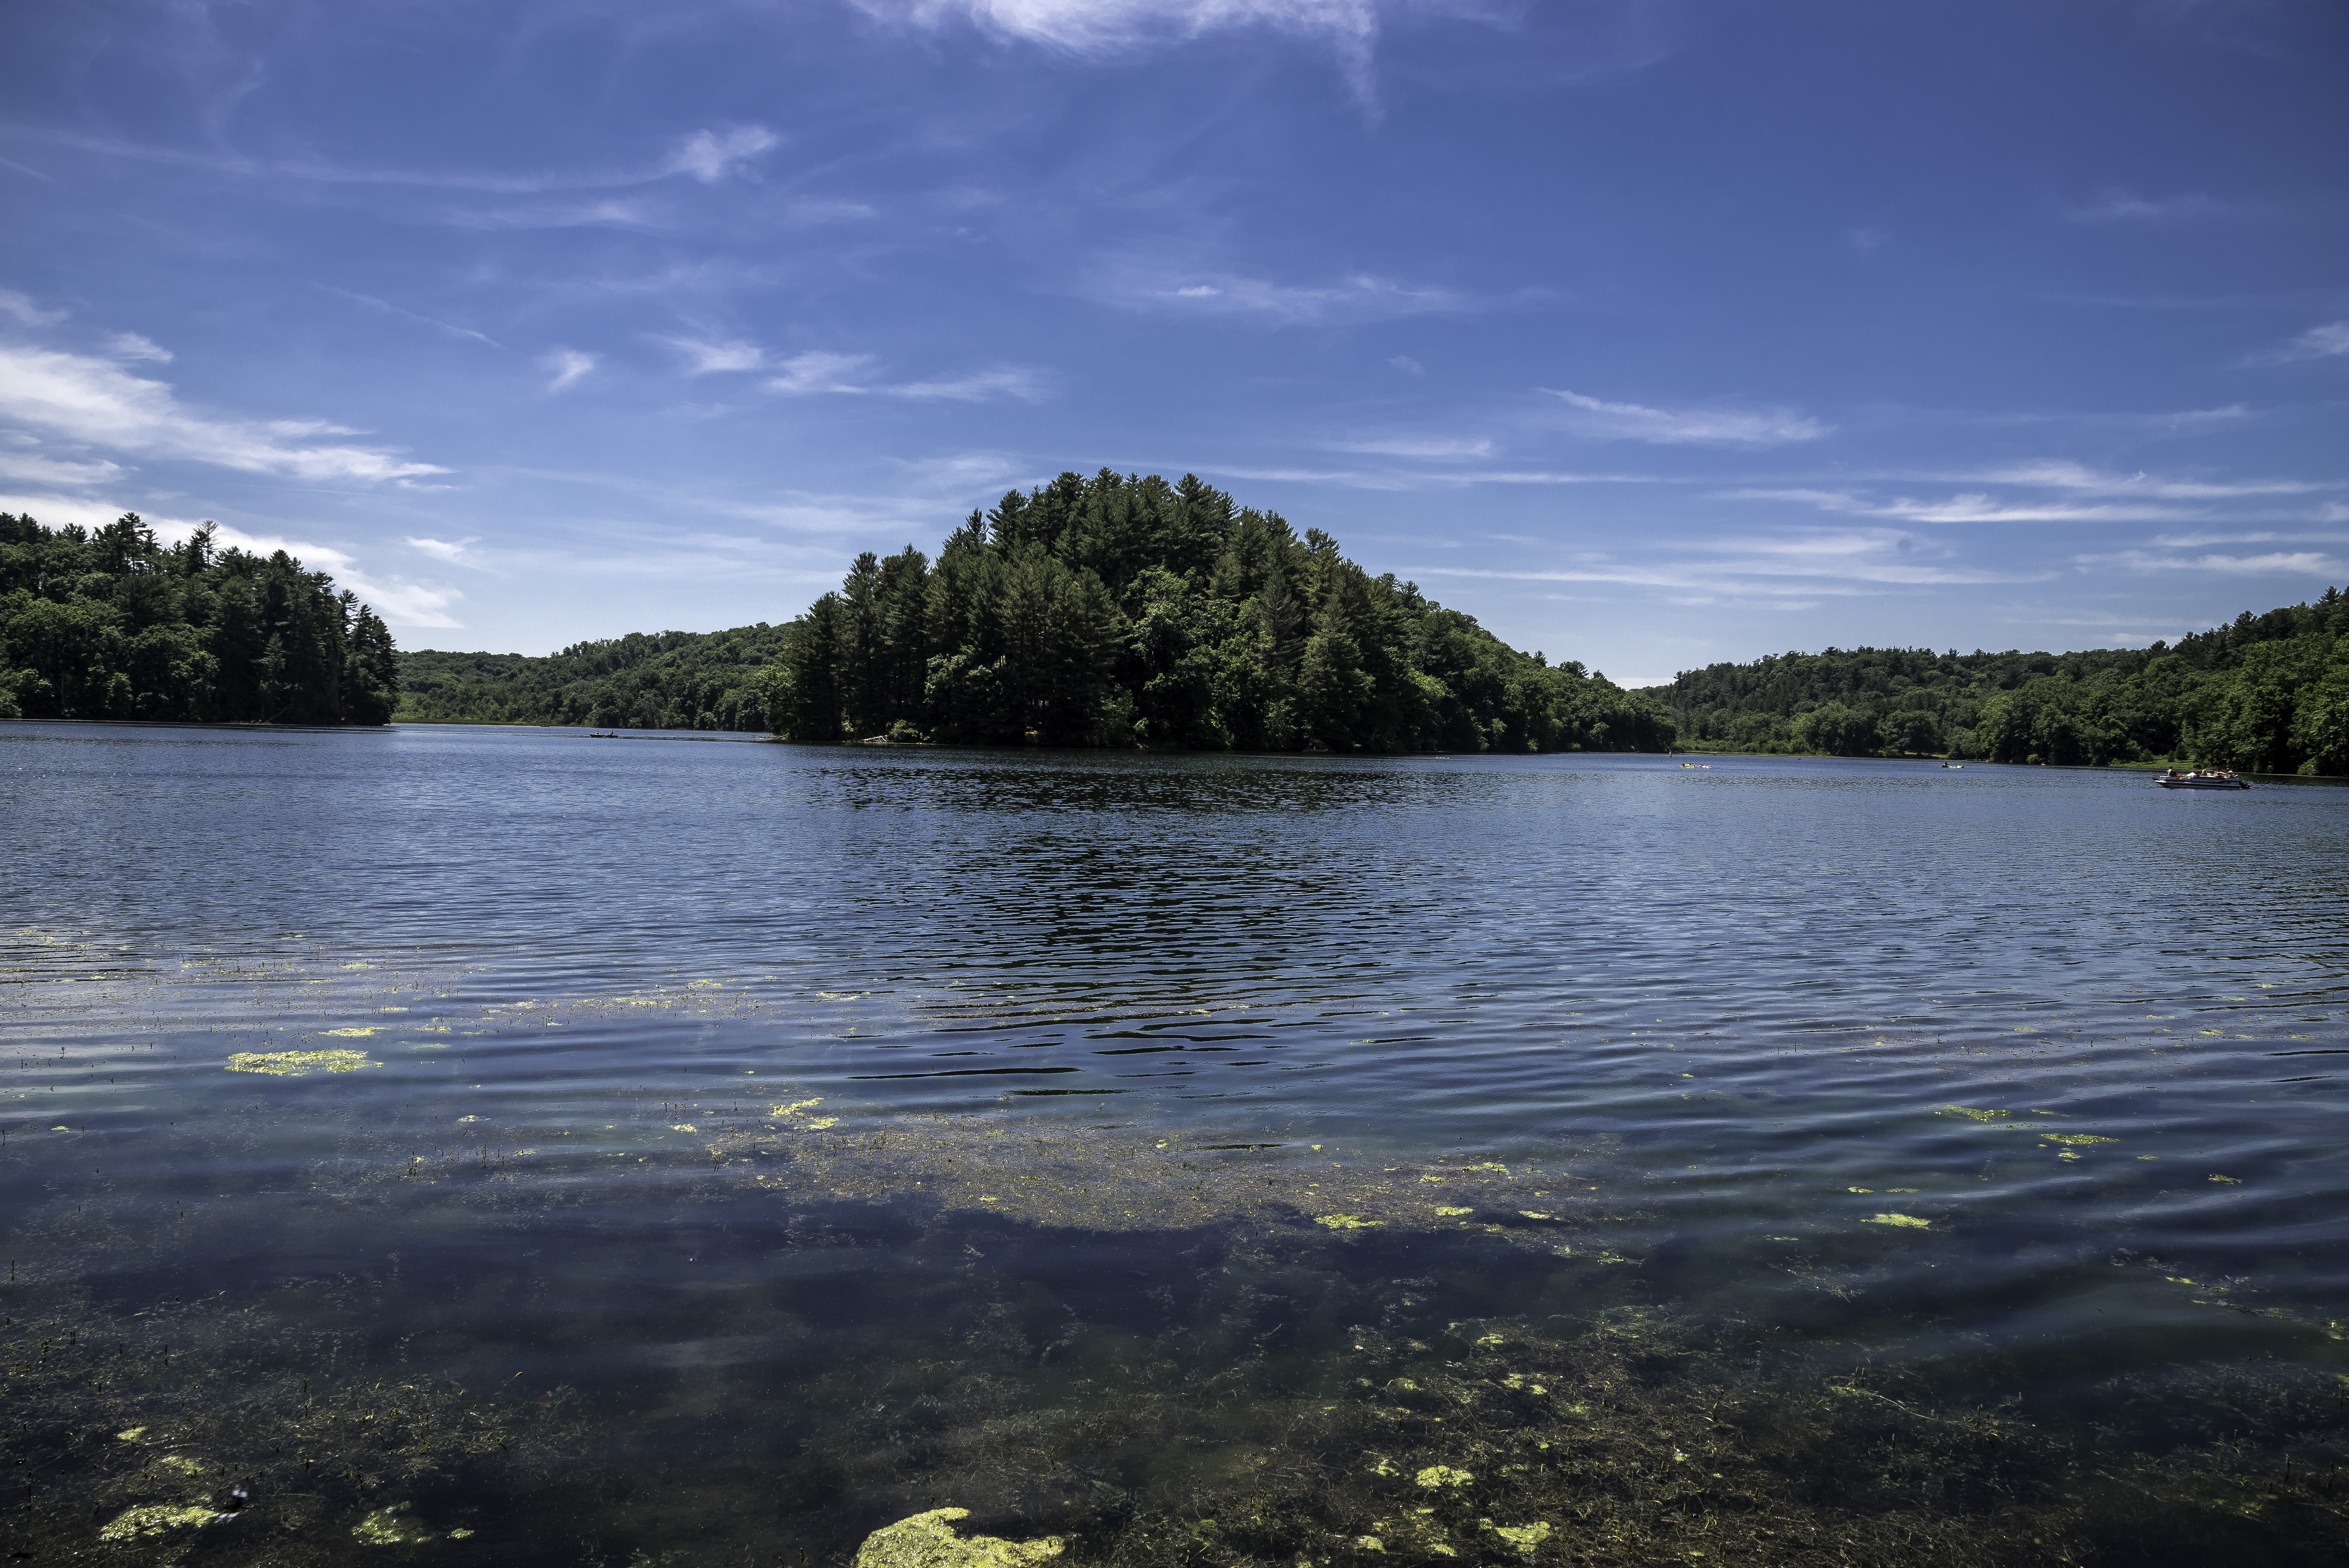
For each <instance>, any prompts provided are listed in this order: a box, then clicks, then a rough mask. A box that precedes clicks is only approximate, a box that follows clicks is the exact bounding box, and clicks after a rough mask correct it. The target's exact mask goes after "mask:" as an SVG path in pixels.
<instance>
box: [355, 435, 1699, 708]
mask: <svg viewBox="0 0 2349 1568" xmlns="http://www.w3.org/2000/svg"><path fill="white" fill-rule="evenodd" d="M402 667H403V676H404V683H403V690H402V700H401V707H400V710H399V717H402V718H415V719H419V720H423V719H444V720H474V721H492V722H500V721H502V722H508V723H551V724H588V725H597V726H601V725H624V724H625V725H635V726H642V727H653V726H674V727H685V728H701V729H715V728H736V729H750V728H754V727H762V728H767V729H771V730H772V731H773V732H774V733H775V734H777V735H780V736H781V737H783V738H786V739H791V740H798V741H810V742H837V741H843V740H861V739H874V738H883V739H889V740H895V741H931V742H938V743H947V744H965V745H1002V746H1019V745H1045V746H1081V747H1134V746H1143V747H1150V748H1171V749H1185V750H1224V749H1241V750H1272V751H1287V750H1300V749H1308V748H1324V749H1328V750H1330V751H1341V752H1405V751H1486V750H1498V751H1516V752H1536V751H1559V750H1609V751H1634V750H1651V751H1660V750H1662V749H1664V748H1666V747H1667V746H1668V745H1669V744H1670V743H1671V725H1670V723H1669V721H1668V720H1667V719H1666V717H1665V716H1664V714H1663V711H1662V709H1661V707H1659V706H1658V705H1657V704H1656V703H1655V702H1654V701H1652V700H1651V698H1649V697H1647V696H1642V695H1641V694H1640V693H1637V692H1628V691H1625V690H1624V689H1622V688H1621V687H1619V686H1616V685H1614V684H1613V683H1612V682H1610V681H1609V680H1608V679H1607V678H1606V677H1605V676H1602V675H1599V674H1598V673H1596V672H1594V671H1590V670H1586V669H1585V668H1584V667H1583V666H1582V665H1578V664H1572V663H1568V664H1560V665H1551V664H1549V663H1548V662H1547V660H1546V659H1545V658H1544V657H1543V656H1542V655H1540V654H1531V655H1527V654H1523V653H1519V652H1517V651H1516V650H1515V649H1513V648H1510V647H1509V646H1507V645H1505V644H1504V643H1502V642H1501V641H1500V640H1499V639H1498V638H1496V637H1495V636H1494V635H1493V634H1491V633H1489V632H1487V631H1485V629H1484V628H1483V627H1482V626H1480V625H1478V624H1476V622H1475V620H1474V619H1473V618H1472V617H1470V616H1467V615H1464V614H1460V613H1459V612H1457V611H1453V610H1446V609H1444V607H1443V606H1442V605H1440V604H1436V603H1433V602H1431V601H1430V600H1428V599H1427V598H1426V597H1425V596H1423V594H1422V593H1420V591H1419V589H1418V588H1417V586H1416V585H1414V584H1412V583H1399V582H1397V581H1396V580H1395V578H1394V577H1393V576H1392V575H1391V574H1390V575H1386V576H1380V577H1373V576H1371V574H1370V573H1367V572H1365V571H1363V570H1362V568H1361V567H1360V566H1358V565H1356V564H1355V563H1354V562H1351V561H1350V560H1347V559H1346V558H1345V557H1344V556H1343V555H1342V554H1340V552H1339V547H1338V542H1337V541H1336V540H1334V539H1332V538H1330V536H1329V535H1328V534H1325V533H1322V532H1321V531H1319V530H1315V529H1308V530H1307V531H1305V533H1304V534H1303V536H1302V537H1300V536H1299V534H1298V533H1297V532H1296V531H1294V530H1293V529H1291V528H1290V527H1289V525H1288V522H1286V521H1284V520H1282V519H1281V518H1280V517H1279V516H1278V514H1277V513H1273V512H1267V511H1257V510H1255V509H1253V508H1246V507H1241V506H1238V505H1237V504H1236V503H1235V502H1234V501H1233V500H1232V498H1231V497H1230V496H1228V495H1226V494H1225V493H1224V492H1222V491H1220V490H1215V489H1213V488H1211V487H1210V486H1208V485H1206V484H1205V483H1203V482H1201V481H1200V480H1198V479H1197V478H1196V477H1194V476H1188V475H1186V476H1185V478H1184V479H1183V480H1180V481H1179V482H1175V483H1169V482H1168V481H1167V480H1164V479H1162V478H1160V477H1158V476H1155V475H1153V476H1150V477H1148V478H1143V477H1139V476H1135V475H1121V474H1118V473H1115V472H1113V471H1112V470H1110V469H1102V471H1101V472H1099V473H1097V474H1095V475H1093V476H1092V478H1090V479H1087V478H1085V477H1083V476H1081V475H1079V474H1074V473H1065V474H1062V475H1061V477H1060V478H1059V479H1057V480H1054V481H1052V483H1050V484H1049V485H1045V486H1042V487H1040V488H1038V489H1036V490H1031V491H1029V492H1027V493H1025V494H1023V493H1021V492H1019V491H1017V490H1015V491H1012V492H1011V493H1009V494H1008V495H1006V496H1005V497H1004V498H1003V500H1001V501H1000V502H999V503H998V504H997V505H996V506H995V507H994V508H993V509H992V510H991V511H974V512H972V513H971V514H970V516H969V517H968V519H967V520H966V521H964V523H963V525H962V526H961V527H960V528H958V529H957V530H956V531H954V532H953V533H951V534H950V535H948V536H947V540H946V542H945V543H944V545H943V546H942V547H941V548H940V550H939V552H938V555H937V559H936V561H935V562H933V561H932V560H931V559H930V558H929V557H928V556H926V555H925V554H924V553H923V552H921V551H919V550H917V549H915V548H914V547H913V546H911V545H908V546H907V547H906V548H905V549H904V550H902V551H900V552H897V553H895V554H894V555H890V556H888V557H886V558H882V557H878V556H875V555H873V554H870V553H867V554H865V555H863V556H860V557H859V558H858V559H857V560H856V562H854V564H853V565H852V566H851V567H850V569H849V572H848V574H847V578H846V580H845V582H844V583H843V584H842V587H841V589H840V591H839V592H837V593H827V594H825V595H823V597H822V598H821V599H818V600H817V601H816V602H815V603H813V604H812V605H811V606H810V607H809V608H808V610H807V612H806V613H805V614H802V615H801V616H799V617H798V618H797V619H795V620H793V621H792V622H791V623H790V624H787V625H783V626H781V627H770V626H768V625H765V624H761V625H758V626H755V627H743V628H740V629H738V630H735V631H730V632H719V633H714V634H707V635H704V636H700V637H696V636H693V635H691V634H684V633H674V632H670V633H662V634H659V635H658V636H657V637H643V636H637V637H627V638H621V639H619V640H617V641H614V642H602V643H583V644H580V645H577V646H575V647H571V648H566V649H564V651H563V652H562V653H560V654H558V655H554V656H553V657H552V658H548V659H541V660H528V659H520V658H515V657H512V656H507V655H488V654H440V653H418V654H410V655H405V657H404V658H403V660H402Z"/></svg>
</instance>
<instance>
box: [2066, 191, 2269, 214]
mask: <svg viewBox="0 0 2349 1568" xmlns="http://www.w3.org/2000/svg"><path fill="white" fill-rule="evenodd" d="M2235 211H2238V209H2237V208H2236V207H2234V206H2233V205H2232V204H2230V203H2229V202H2225V201H2216V200H2214V199H2212V198H2211V197H2209V196H2205V195H2203V194H2202V193H2200V192H2199V191H2193V192H2189V193H2188V194H2185V195H2180V196H2139V195H2138V194H2137V193H2136V192H2135V191H2128V190H2125V189H2122V188H2120V187H2118V186H2116V187H2114V188H2113V189H2111V190H2108V191H2102V192H2100V193H2099V194H2098V195H2096V196H2095V198H2093V199H2092V200H2089V201H2079V202H2074V203H2071V204H2069V205H2067V206H2065V207H2064V216H2065V217H2067V218H2070V219H2071V220H2072V221H2073V222H2079V223H2170V222H2185V221H2188V220H2190V219H2195V218H2223V217H2227V216H2230V214H2232V213H2234V212H2235Z"/></svg>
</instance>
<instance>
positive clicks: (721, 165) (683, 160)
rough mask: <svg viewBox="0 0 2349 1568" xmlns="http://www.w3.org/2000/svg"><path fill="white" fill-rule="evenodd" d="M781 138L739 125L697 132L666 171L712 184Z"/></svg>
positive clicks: (761, 126)
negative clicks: (722, 129)
mask: <svg viewBox="0 0 2349 1568" xmlns="http://www.w3.org/2000/svg"><path fill="white" fill-rule="evenodd" d="M780 140H781V138H780V137H778V136H776V134H775V133H774V132H773V131H771V130H769V129H767V128H766V127H765V126H763V125H740V126H736V127H735V128H734V129H731V130H725V131H714V130H698V131H695V132H694V133H693V134H692V135H691V136H689V137H687V138H686V139H685V145H684V146H682V147H680V148H678V150H677V154H676V156H675V157H674V158H672V159H671V160H669V168H670V169H671V170H673V171H674V172H676V173H678V174H690V175H692V176H693V177H694V178H695V179H696V180H698V181H701V182H702V183H703V184H705V185H714V184H716V183H717V182H718V181H720V180H723V179H724V178H726V176H727V175H728V174H730V173H731V172H732V171H733V169H734V166H735V165H736V164H738V163H740V162H742V161H743V160H746V159H751V158H756V157H757V156H758V155H759V154H761V153H762V152H764V151H766V150H768V149H769V148H771V147H773V146H774V145H776V143H777V142H778V141H780Z"/></svg>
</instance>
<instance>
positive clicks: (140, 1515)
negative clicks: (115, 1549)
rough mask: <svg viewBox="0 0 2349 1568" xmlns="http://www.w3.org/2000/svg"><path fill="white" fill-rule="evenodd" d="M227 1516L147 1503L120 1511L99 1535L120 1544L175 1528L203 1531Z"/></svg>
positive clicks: (163, 1504)
mask: <svg viewBox="0 0 2349 1568" xmlns="http://www.w3.org/2000/svg"><path fill="white" fill-rule="evenodd" d="M227 1517H228V1515H227V1514H225V1513H216V1512H214V1511H212V1510H211V1509H209V1508H191V1507H175V1506H174V1505H172V1504H171V1503H168V1502H145V1503H140V1505H139V1506H137V1507H135V1508H126V1509H124V1510H123V1511H121V1512H120V1513H118V1514H116V1515H115V1516H114V1521H113V1522H112V1523H110V1524H109V1525H108V1526H107V1527H106V1528H105V1529H103V1530H101V1531H99V1532H98V1539H99V1540H100V1541H104V1542H111V1543H114V1544H118V1545H119V1544H120V1543H121V1542H126V1541H136V1540H138V1539H139V1538H140V1536H142V1535H168V1534H170V1533H171V1532H172V1531H174V1530H201V1529H202V1528H203V1527H204V1526H205V1525H207V1524H210V1523H212V1522H213V1521H214V1520H217V1519H226V1518H227Z"/></svg>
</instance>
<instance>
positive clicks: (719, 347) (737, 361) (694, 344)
mask: <svg viewBox="0 0 2349 1568" xmlns="http://www.w3.org/2000/svg"><path fill="white" fill-rule="evenodd" d="M661 341H662V342H664V343H666V344H667V345H668V346H670V347H671V348H674V349H676V350H677V351H678V353H680V354H682V355H684V356H686V357H687V358H688V359H689V360H691V361H692V362H693V363H692V364H691V365H689V366H687V367H686V372H685V373H686V374H687V375H688V376H708V375H709V374H711V373H712V372H714V371H720V370H756V369H758V368H759V367H760V366H763V365H765V364H766V362H767V355H766V351H765V350H764V349H762V348H761V347H760V346H758V345H757V344H755V343H743V342H740V341H736V342H730V343H709V342H706V341H704V340H703V339H701V338H698V337H667V338H663V339H662V340H661Z"/></svg>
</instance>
